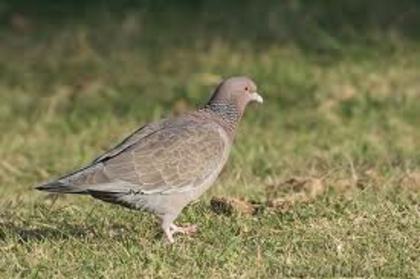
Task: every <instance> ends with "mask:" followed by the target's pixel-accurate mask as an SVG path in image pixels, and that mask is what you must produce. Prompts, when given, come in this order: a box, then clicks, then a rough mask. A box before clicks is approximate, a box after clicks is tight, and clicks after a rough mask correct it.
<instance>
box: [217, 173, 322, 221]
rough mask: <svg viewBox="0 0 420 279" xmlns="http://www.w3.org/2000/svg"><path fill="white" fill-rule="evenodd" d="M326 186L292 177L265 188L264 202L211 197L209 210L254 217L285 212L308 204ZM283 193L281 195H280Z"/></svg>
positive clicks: (307, 179)
mask: <svg viewBox="0 0 420 279" xmlns="http://www.w3.org/2000/svg"><path fill="white" fill-rule="evenodd" d="M325 189H326V186H325V184H324V183H323V181H322V180H321V179H319V178H312V177H311V178H301V177H292V178H290V179H287V180H285V181H282V182H279V183H275V184H270V185H268V186H267V199H266V200H265V201H249V200H244V199H238V198H229V197H213V198H212V199H211V201H210V205H211V209H212V210H213V211H214V212H215V213H217V214H224V215H232V214H234V213H236V214H245V215H254V214H257V213H259V212H263V211H268V212H286V211H289V210H290V209H291V208H292V207H293V205H295V204H296V203H300V202H310V201H312V200H314V199H315V198H316V197H318V196H319V195H321V194H322V193H324V192H325ZM281 193H283V194H281ZM280 196H281V197H280Z"/></svg>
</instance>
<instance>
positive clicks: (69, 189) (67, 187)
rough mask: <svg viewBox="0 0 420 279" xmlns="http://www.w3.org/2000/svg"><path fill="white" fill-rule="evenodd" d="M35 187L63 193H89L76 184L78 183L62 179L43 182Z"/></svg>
mask: <svg viewBox="0 0 420 279" xmlns="http://www.w3.org/2000/svg"><path fill="white" fill-rule="evenodd" d="M35 189H37V190H39V191H46V192H54V193H63V194H87V192H86V191H85V190H83V189H81V187H79V186H76V185H71V184H68V183H65V182H63V181H60V180H57V181H53V182H47V183H44V184H41V185H39V186H37V187H35Z"/></svg>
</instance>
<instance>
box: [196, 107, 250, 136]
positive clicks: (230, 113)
mask: <svg viewBox="0 0 420 279" xmlns="http://www.w3.org/2000/svg"><path fill="white" fill-rule="evenodd" d="M203 109H204V110H206V111H208V112H210V113H211V114H213V115H216V116H217V118H218V119H219V122H220V124H221V125H222V126H223V128H225V129H226V130H227V132H229V133H233V132H234V131H235V129H236V127H237V125H238V123H239V120H240V119H241V117H242V113H241V112H240V110H239V109H238V107H237V106H236V105H234V104H231V103H228V102H220V101H219V102H218V101H212V102H210V103H208V104H207V105H206V106H205V107H204V108H203Z"/></svg>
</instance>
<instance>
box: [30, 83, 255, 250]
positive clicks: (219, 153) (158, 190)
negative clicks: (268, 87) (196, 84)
mask: <svg viewBox="0 0 420 279" xmlns="http://www.w3.org/2000/svg"><path fill="white" fill-rule="evenodd" d="M251 102H258V103H262V102H263V98H262V97H261V95H259V94H258V92H257V86H256V84H255V83H254V82H253V81H252V80H251V79H250V78H248V77H231V78H228V79H225V80H224V81H222V82H221V83H220V84H219V85H218V86H217V87H216V89H215V90H214V92H213V94H212V96H211V98H210V100H209V101H208V102H207V104H206V105H205V106H203V107H201V108H199V109H197V110H196V111H193V112H189V113H185V114H184V115H181V116H178V117H176V118H166V119H163V120H160V121H157V122H154V123H150V124H146V125H144V126H143V127H141V128H139V129H138V130H136V131H134V133H132V134H131V135H129V136H128V137H127V138H125V139H124V140H123V141H122V142H121V143H120V144H118V145H117V146H115V147H114V148H112V149H110V150H109V151H107V152H105V153H104V154H103V155H101V156H99V157H98V158H96V159H95V160H94V161H93V162H92V163H91V164H89V165H88V166H85V167H83V168H80V169H78V170H76V171H73V172H71V173H69V174H67V175H64V176H62V177H61V178H59V179H57V180H54V181H52V182H47V183H45V184H42V185H40V186H38V187H36V189H37V190H41V191H47V192H56V193H64V194H81V195H90V196H92V197H93V198H96V199H99V200H102V201H105V202H109V203H114V204H118V205H122V206H125V207H128V208H131V209H137V210H143V211H148V212H150V213H152V214H155V215H156V216H158V217H159V219H160V221H161V228H162V230H163V233H164V236H165V237H166V240H167V241H168V242H169V243H173V242H174V237H173V235H174V234H175V233H181V234H187V235H191V234H193V233H195V232H196V231H197V226H196V225H188V226H177V225H175V224H174V220H175V219H176V218H177V216H178V215H179V214H180V213H181V211H182V209H183V208H184V207H185V206H187V205H188V204H189V203H190V202H191V201H194V200H196V199H198V198H199V197H200V196H201V195H202V194H203V193H204V192H205V191H206V190H207V189H208V188H209V187H210V186H211V185H212V184H213V183H214V182H215V180H216V178H217V177H218V175H219V174H220V172H221V170H222V168H223V166H224V165H225V163H226V161H227V160H228V156H229V153H230V149H231V146H232V143H233V140H234V137H235V133H236V129H237V126H238V123H239V121H240V119H241V117H242V115H243V113H244V110H245V108H246V106H247V105H248V104H249V103H251Z"/></svg>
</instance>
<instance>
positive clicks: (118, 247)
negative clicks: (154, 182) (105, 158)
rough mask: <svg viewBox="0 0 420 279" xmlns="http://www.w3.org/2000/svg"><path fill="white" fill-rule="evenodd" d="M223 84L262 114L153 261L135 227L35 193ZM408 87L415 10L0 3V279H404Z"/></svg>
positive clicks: (409, 261)
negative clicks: (239, 82) (218, 200)
mask: <svg viewBox="0 0 420 279" xmlns="http://www.w3.org/2000/svg"><path fill="white" fill-rule="evenodd" d="M232 75H248V76H250V77H252V78H253V79H254V80H255V81H256V82H257V84H258V85H259V87H260V91H261V92H262V95H263V97H264V99H265V102H264V104H263V105H262V106H252V107H251V108H250V109H248V110H247V112H246V115H245V118H244V119H243V120H242V122H241V124H240V129H239V133H238V136H237V139H236V143H235V147H234V149H233V151H232V156H231V160H230V161H229V163H228V165H227V167H226V168H225V170H224V172H223V173H222V175H221V177H220V179H219V180H218V183H217V185H215V187H214V188H212V189H211V191H210V192H209V193H208V194H207V195H206V196H205V197H204V198H203V199H202V200H201V201H200V202H198V203H196V204H194V205H192V206H191V207H189V208H188V209H187V210H186V211H185V214H183V215H182V216H181V218H180V221H183V222H196V223H198V225H199V226H200V228H202V230H201V231H200V234H199V235H198V236H197V237H196V238H192V239H189V238H182V237H180V238H179V239H178V243H177V244H176V245H175V247H174V248H171V249H169V248H168V247H166V246H165V245H163V244H162V243H161V241H160V235H159V231H158V229H157V225H156V223H155V221H154V219H153V218H151V217H150V216H149V215H147V214H142V213H137V212H132V211H128V210H125V209H121V208H118V207H116V206H110V205H104V204H102V203H100V202H97V201H92V200H91V199H89V198H80V197H62V196H60V197H58V198H57V197H55V196H48V195H45V194H41V193H35V192H34V191H33V186H34V185H36V184H38V183H40V182H42V181H44V180H48V179H50V178H51V177H57V176H58V175H60V174H63V173H65V172H67V171H69V170H71V169H74V168H77V167H79V166H81V165H83V164H85V163H87V162H89V161H90V160H92V159H93V158H94V157H95V156H96V155H98V154H99V153H101V152H102V151H104V150H106V149H107V148H110V147H111V146H112V145H113V144H115V143H117V142H118V141H119V140H121V139H122V138H123V137H124V135H127V134H128V133H130V132H131V131H132V130H134V129H136V128H137V127H139V126H140V125H143V124H145V123H147V122H150V121H154V120H157V119H160V118H162V117H165V116H168V115H178V114H180V113H183V112H185V111H187V110H191V109H194V108H195V107H197V106H200V105H203V104H204V103H205V102H206V101H207V99H208V97H209V95H210V93H211V91H212V90H213V88H214V86H215V85H216V84H217V83H218V82H219V81H220V80H221V79H222V78H225V77H228V76H232ZM419 77H420V2H419V1H415V0H400V1H392V0H383V1H379V0H371V1H361V0H354V1H332V0H330V1H327V0H323V1H303V0H300V1H299V0H285V1H219V0H216V1H210V0H208V1H187V0H180V1H99V0H92V1H82V0H77V1H63V0H61V1H52V0H50V1H47V0H39V1H32V2H29V1H23V0H16V1H2V2H1V3H0V130H1V134H0V187H1V190H2V195H1V197H0V275H2V276H1V277H4V278H10V277H33V278H37V277H43V278H44V277H56V278H63V277H98V276H100V277H105V278H115V277H118V278H120V277H121V278H124V277H132V276H136V277H163V276H171V277H185V274H192V275H195V276H201V277H214V278H219V277H223V278H226V277H235V278H236V277H238V276H242V277H246V278H255V277H269V276H273V275H279V274H280V275H283V276H286V275H290V276H300V275H302V276H322V275H325V276H345V275H346V274H347V275H348V276H369V275H370V276H375V275H376V276H394V277H416V276H417V277H418V276H420V270H419V266H420V264H419V261H420V259H419V254H420V247H419V246H418V243H420V239H419V234H418V232H419V230H420V223H419V194H418V193H419V189H420V128H419V127H420V78H419ZM302 181H304V182H302ZM305 181H306V182H305ZM308 181H309V182H308ZM302 185H303V186H302ZM212 196H223V197H228V198H240V199H243V200H245V201H246V202H249V201H250V200H252V201H253V202H256V203H257V204H260V205H261V207H262V210H261V212H262V213H259V214H257V215H251V216H249V215H248V214H246V213H243V212H241V211H240V210H239V211H238V212H236V213H235V214H233V215H230V216H224V215H217V214H215V213H214V212H212V210H211V209H210V206H209V203H208V200H209V199H210V198H211V197H212ZM109 251H113V253H112V255H110V253H109ZM145 251H147V253H145ZM179 251H182V252H181V253H180V252H179ZM334 268H336V269H334ZM287 272H289V273H287ZM334 272H336V273H334ZM346 272H347V273H346Z"/></svg>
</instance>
